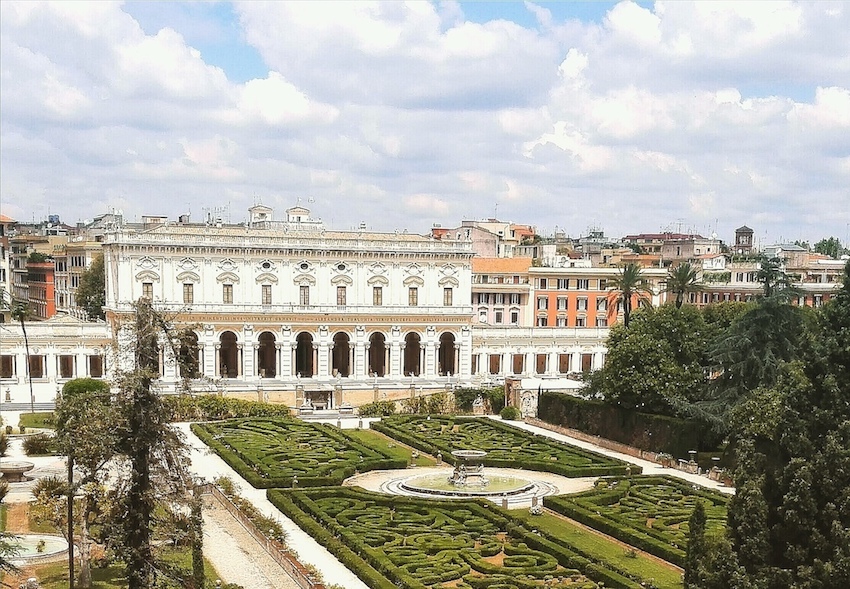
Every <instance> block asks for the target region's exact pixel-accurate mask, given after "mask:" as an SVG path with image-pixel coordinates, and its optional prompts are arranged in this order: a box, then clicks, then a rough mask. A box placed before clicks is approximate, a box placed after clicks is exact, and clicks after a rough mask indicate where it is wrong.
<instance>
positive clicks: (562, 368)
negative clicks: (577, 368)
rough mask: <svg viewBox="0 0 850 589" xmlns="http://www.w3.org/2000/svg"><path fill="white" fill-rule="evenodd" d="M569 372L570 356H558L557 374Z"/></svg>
mask: <svg viewBox="0 0 850 589" xmlns="http://www.w3.org/2000/svg"><path fill="white" fill-rule="evenodd" d="M569 371H570V355H569V354H558V372H560V373H561V374H566V373H568V372H569Z"/></svg>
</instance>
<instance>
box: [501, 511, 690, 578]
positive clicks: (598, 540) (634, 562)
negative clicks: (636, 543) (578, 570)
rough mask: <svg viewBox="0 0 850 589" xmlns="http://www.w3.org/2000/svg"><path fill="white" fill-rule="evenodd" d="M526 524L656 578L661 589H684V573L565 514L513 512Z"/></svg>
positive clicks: (628, 569)
mask: <svg viewBox="0 0 850 589" xmlns="http://www.w3.org/2000/svg"><path fill="white" fill-rule="evenodd" d="M511 513H513V514H514V515H515V516H516V517H518V518H519V519H521V520H523V521H524V522H525V523H526V527H527V528H528V529H540V530H544V531H546V532H547V533H549V534H551V535H552V536H553V537H555V538H557V539H558V540H560V541H563V542H564V543H566V544H568V545H569V546H573V547H575V548H576V550H577V551H580V552H581V553H582V554H584V555H586V556H588V557H590V558H593V559H594V560H602V561H605V562H607V563H608V564H609V565H610V566H611V567H612V568H615V569H616V570H618V571H621V572H623V573H625V574H629V575H635V576H638V577H640V578H643V579H652V581H653V583H654V584H655V586H656V587H657V588H658V589H681V587H682V572H681V571H680V570H679V569H678V568H676V567H673V566H672V565H665V564H662V563H660V562H658V561H657V560H655V559H653V558H649V557H647V556H646V555H644V554H640V553H635V552H630V551H629V550H628V549H626V548H624V547H623V546H622V545H621V544H619V543H616V542H612V541H611V540H608V539H607V538H605V537H603V536H600V535H599V534H596V533H594V532H591V531H589V530H586V529H584V528H582V527H581V526H577V525H575V524H574V523H572V522H569V521H567V520H565V519H564V518H562V517H558V516H556V515H552V514H550V513H544V514H543V515H539V516H537V515H530V514H529V513H528V510H527V509H522V510H516V511H512V512H511Z"/></svg>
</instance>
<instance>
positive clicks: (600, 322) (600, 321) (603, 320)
mask: <svg viewBox="0 0 850 589" xmlns="http://www.w3.org/2000/svg"><path fill="white" fill-rule="evenodd" d="M596 327H608V318H607V317H597V318H596Z"/></svg>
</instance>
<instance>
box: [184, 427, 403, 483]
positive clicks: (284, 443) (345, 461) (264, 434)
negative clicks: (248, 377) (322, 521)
mask: <svg viewBox="0 0 850 589" xmlns="http://www.w3.org/2000/svg"><path fill="white" fill-rule="evenodd" d="M192 431H193V432H194V433H195V435H197V436H198V437H199V438H200V439H201V440H202V441H203V442H204V443H206V444H207V445H208V446H209V447H210V448H212V449H213V450H215V451H216V452H217V453H218V454H219V456H221V457H222V459H223V460H224V461H225V462H227V463H228V464H229V465H230V467H231V468H233V469H234V470H235V471H236V472H237V473H239V475H240V476H241V477H242V478H244V479H245V480H246V481H248V482H249V483H251V485H253V486H254V487H256V488H259V489H263V488H274V487H292V486H296V485H297V486H320V485H339V484H341V483H342V481H343V480H345V479H347V478H348V477H350V476H352V475H353V474H355V473H357V472H366V471H369V470H379V469H397V468H406V467H407V466H408V463H409V459H408V457H407V455H405V454H404V453H398V452H393V451H392V449H391V448H388V447H387V445H386V444H384V445H382V444H378V443H376V444H370V443H369V442H370V441H371V440H370V439H369V438H372V439H374V438H376V437H377V435H376V434H374V433H371V436H370V435H369V433H366V432H362V433H358V434H355V435H352V434H349V433H348V432H346V431H344V430H342V429H340V428H336V427H334V426H332V425H328V424H321V423H307V422H303V421H298V420H295V419H271V418H269V419H264V418H246V419H231V420H226V421H220V422H214V423H204V424H193V426H192ZM364 434H365V437H364ZM375 441H377V440H375Z"/></svg>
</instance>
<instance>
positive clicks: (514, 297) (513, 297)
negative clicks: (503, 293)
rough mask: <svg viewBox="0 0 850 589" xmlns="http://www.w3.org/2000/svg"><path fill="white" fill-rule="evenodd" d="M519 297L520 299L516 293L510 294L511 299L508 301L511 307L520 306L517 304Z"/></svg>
mask: <svg viewBox="0 0 850 589" xmlns="http://www.w3.org/2000/svg"><path fill="white" fill-rule="evenodd" d="M519 297H520V294H519V293H518V292H512V293H511V299H510V300H511V304H512V305H519V304H520V302H519V300H520V299H519Z"/></svg>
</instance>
